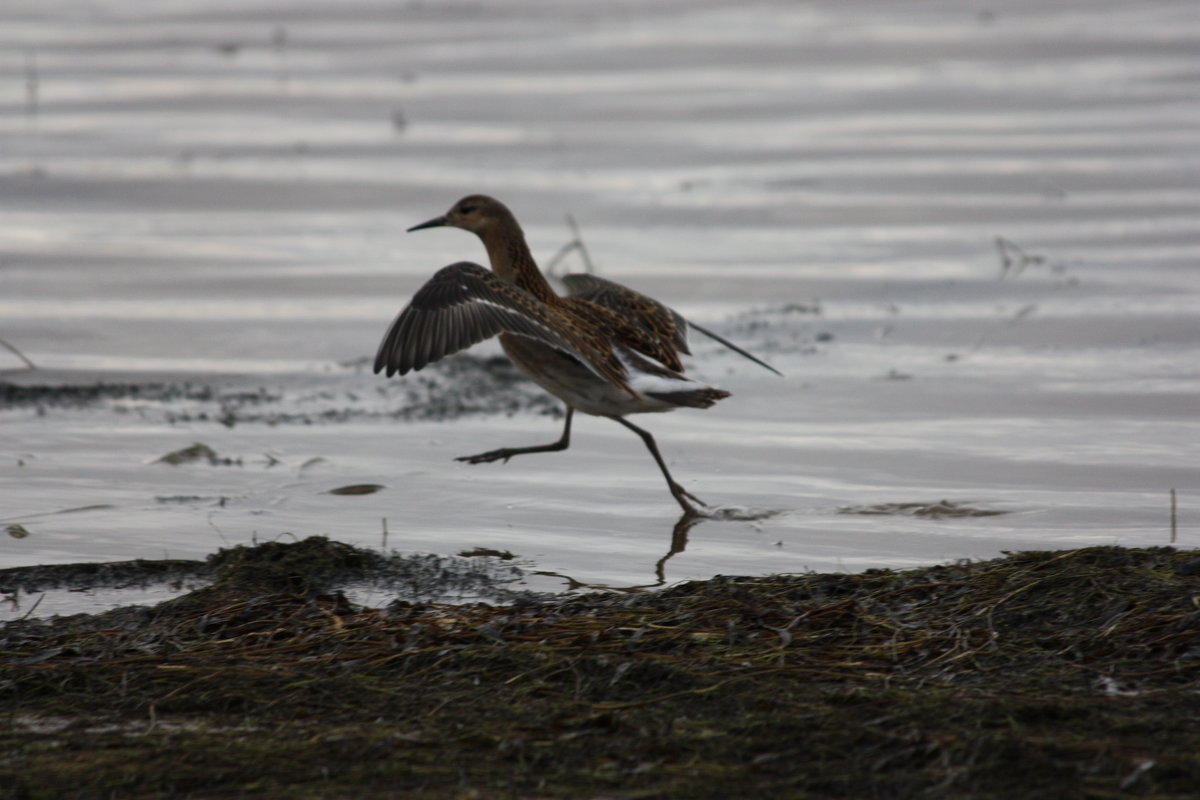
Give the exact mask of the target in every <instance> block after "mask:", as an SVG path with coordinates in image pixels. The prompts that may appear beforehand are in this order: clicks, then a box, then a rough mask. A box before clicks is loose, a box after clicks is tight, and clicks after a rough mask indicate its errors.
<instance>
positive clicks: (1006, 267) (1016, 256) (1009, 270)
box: [996, 236, 1046, 280]
mask: <svg viewBox="0 0 1200 800" xmlns="http://www.w3.org/2000/svg"><path fill="white" fill-rule="evenodd" d="M996 251H997V252H998V253H999V254H1000V280H1004V279H1005V278H1007V277H1008V276H1009V275H1012V277H1014V278H1015V277H1017V276H1018V275H1020V274H1021V273H1022V272H1023V271H1024V270H1025V268H1026V267H1028V266H1029V265H1031V264H1033V265H1041V264H1045V263H1046V257H1045V256H1040V255H1037V254H1030V253H1026V252H1025V251H1024V250H1023V249H1022V248H1021V247H1020V246H1019V245H1017V243H1016V242H1013V241H1011V240H1009V239H1005V238H1004V237H1003V236H997V237H996Z"/></svg>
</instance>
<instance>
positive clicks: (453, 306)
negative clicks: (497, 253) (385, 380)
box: [375, 261, 601, 377]
mask: <svg viewBox="0 0 1200 800" xmlns="http://www.w3.org/2000/svg"><path fill="white" fill-rule="evenodd" d="M560 327H561V326H556V324H555V319H554V316H553V313H552V311H551V309H549V308H548V307H547V306H546V305H545V304H544V303H543V302H542V301H540V300H538V299H537V298H536V297H534V296H533V295H532V294H530V293H529V292H527V291H525V290H524V289H521V288H519V287H518V286H516V285H514V284H512V283H509V282H508V281H505V280H503V279H501V278H499V277H497V276H496V275H495V274H494V273H492V272H491V271H490V270H487V269H485V268H483V267H481V266H479V265H478V264H472V263H470V262H467V261H460V262H458V263H456V264H451V265H449V266H446V267H442V268H441V269H440V270H438V271H437V272H436V273H435V274H434V276H433V277H432V278H430V279H429V281H428V282H427V283H426V284H425V285H424V286H422V287H421V288H420V289H419V290H417V293H416V294H415V295H413V298H412V301H411V302H409V304H408V305H407V306H406V307H405V308H404V310H403V311H401V312H400V313H399V315H397V317H396V319H395V320H393V321H392V324H391V325H390V326H389V327H388V330H387V333H386V334H385V335H384V337H383V341H382V342H381V343H380V345H379V350H378V351H377V352H376V354H375V372H382V371H386V373H387V375H388V376H389V377H390V376H392V375H394V374H396V373H399V374H401V375H404V374H406V373H408V372H411V371H413V370H419V369H421V368H422V367H424V366H426V365H427V364H432V363H433V362H435V361H438V360H440V359H442V358H444V357H446V356H448V355H450V354H452V353H457V352H458V351H460V350H465V349H466V348H468V347H470V346H471V345H473V344H476V343H478V342H481V341H483V340H484V339H490V338H491V337H493V336H495V335H497V334H499V333H502V332H508V333H511V334H515V335H517V336H523V337H527V338H529V339H535V340H537V341H539V342H542V343H543V344H546V345H549V346H550V347H553V348H555V349H557V350H561V351H562V352H564V353H566V354H568V355H570V356H573V357H574V358H577V359H579V360H580V361H581V362H583V363H584V364H585V365H587V366H588V367H589V368H590V369H592V370H593V371H595V372H596V373H597V374H601V373H600V371H599V370H598V369H597V367H596V366H595V365H594V364H593V363H592V361H591V360H590V359H588V358H585V357H584V356H583V355H581V353H580V349H581V348H580V346H579V345H577V344H576V343H573V342H572V341H570V339H569V335H568V334H566V333H564V332H563V331H562V330H561V329H560Z"/></svg>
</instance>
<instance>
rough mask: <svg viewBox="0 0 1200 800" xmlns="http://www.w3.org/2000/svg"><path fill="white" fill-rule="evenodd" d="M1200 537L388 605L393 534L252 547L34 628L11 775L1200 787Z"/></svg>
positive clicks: (473, 787)
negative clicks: (200, 584) (168, 591)
mask: <svg viewBox="0 0 1200 800" xmlns="http://www.w3.org/2000/svg"><path fill="white" fill-rule="evenodd" d="M1195 556H1196V554H1195V553H1181V552H1177V551H1174V550H1172V549H1170V548H1157V549H1137V550H1132V549H1122V548H1117V547H1098V548H1087V549H1082V550H1073V551H1065V552H1053V553H1018V554H1013V555H1010V556H1008V557H1006V558H1003V559H998V560H995V561H990V562H983V563H974V564H956V565H949V566H940V567H934V568H930V569H920V570H911V571H904V572H892V571H885V570H872V571H868V572H866V573H863V574H859V575H820V574H809V575H800V576H775V577H768V578H715V579H713V580H710V581H705V582H696V583H688V584H684V585H681V586H677V587H674V588H671V589H668V590H665V591H662V592H658V593H645V594H636V595H619V596H618V595H611V594H591V595H583V596H579V597H574V598H569V599H559V600H554V601H549V602H546V601H540V602H534V601H530V602H527V603H523V604H515V605H509V606H502V607H493V606H486V605H475V606H435V605H422V604H411V603H398V604H394V605H393V606H392V607H390V608H389V609H387V610H372V609H364V608H359V607H354V606H351V605H350V604H349V603H347V602H346V601H345V600H344V599H343V598H342V597H341V596H340V595H339V594H338V593H337V592H336V590H335V589H334V587H333V586H332V585H330V580H331V579H332V576H336V575H337V574H339V571H340V570H341V569H342V567H343V566H346V565H351V566H353V565H355V564H356V563H357V562H358V561H362V560H364V559H367V560H369V559H370V558H372V554H367V553H364V551H359V550H355V549H354V548H350V547H348V546H345V545H340V544H336V543H331V542H328V541H326V540H323V539H309V540H305V541H303V542H299V543H295V544H278V543H273V544H269V545H261V546H259V547H255V548H235V549H234V550H231V551H223V552H222V553H221V554H219V555H218V556H216V557H214V559H213V560H212V565H213V567H214V569H215V570H216V573H217V578H216V580H215V582H214V584H213V585H212V586H210V587H207V588H205V589H201V590H198V591H196V592H193V593H192V594H190V595H187V596H185V597H182V598H179V599H177V600H173V601H170V602H167V603H163V604H161V605H159V606H158V607H156V608H154V609H132V610H131V609H126V610H121V611H116V612H111V613H109V614H105V615H101V616H96V617H75V618H68V619H65V620H60V621H56V622H36V621H27V622H22V623H10V624H9V625H7V626H6V627H5V628H4V630H3V631H2V633H0V649H2V650H3V657H2V660H0V687H2V693H0V697H3V702H4V709H5V723H4V728H3V735H2V737H0V738H2V740H3V743H2V745H0V753H2V755H0V796H3V797H7V798H14V799H15V798H22V799H24V798H76V797H77V798H92V797H96V798H100V797H103V798H109V797H117V798H121V797H148V798H175V797H180V798H182V797H191V798H209V797H211V798H217V797H290V798H306V797H311V798H334V797H356V798H370V797H398V796H404V797H428V798H443V797H444V798H457V797H538V798H550V797H572V798H574V797H622V798H633V797H639V798H641V797H663V798H696V797H714V798H715V797H721V798H725V797H734V796H739V797H751V796H753V797H782V796H786V797H820V798H828V797H854V798H862V797H874V798H912V797H921V796H925V797H946V798H953V797H962V798H967V797H970V798H1013V797H1022V798H1037V797H1044V798H1085V797H1086V798H1104V797H1114V798H1115V797H1151V798H1168V797H1170V798H1184V797H1194V796H1195V787H1196V786H1200V755H1198V753H1200V715H1197V713H1196V711H1197V705H1198V703H1200V701H1198V700H1197V688H1198V681H1200V600H1198V599H1200V576H1197V575H1196V570H1195V569H1194V568H1193V567H1192V565H1193V564H1194V563H1195ZM3 787H7V788H3Z"/></svg>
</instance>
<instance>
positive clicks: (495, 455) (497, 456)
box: [454, 447, 523, 464]
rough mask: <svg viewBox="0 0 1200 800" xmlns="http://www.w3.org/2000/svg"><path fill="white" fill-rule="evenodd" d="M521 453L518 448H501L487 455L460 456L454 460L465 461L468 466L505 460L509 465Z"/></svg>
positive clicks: (490, 451)
mask: <svg viewBox="0 0 1200 800" xmlns="http://www.w3.org/2000/svg"><path fill="white" fill-rule="evenodd" d="M521 452H523V451H521V450H520V449H518V448H514V447H501V448H500V449H499V450H489V451H487V452H486V453H479V454H478V455H474V456H459V457H458V458H456V459H454V460H455V461H465V462H466V463H468V464H490V463H492V462H493V461H500V460H501V459H503V460H504V462H505V463H508V460H509V459H510V458H512V457H513V456H515V455H517V454H518V453H521Z"/></svg>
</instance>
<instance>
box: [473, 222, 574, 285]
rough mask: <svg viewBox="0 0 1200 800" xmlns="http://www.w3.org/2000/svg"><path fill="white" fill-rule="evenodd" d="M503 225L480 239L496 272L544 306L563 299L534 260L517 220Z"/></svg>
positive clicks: (493, 228)
mask: <svg viewBox="0 0 1200 800" xmlns="http://www.w3.org/2000/svg"><path fill="white" fill-rule="evenodd" d="M503 222H504V224H499V225H495V226H493V227H492V228H490V229H489V230H487V231H485V232H484V233H481V234H480V235H479V238H480V239H482V240H483V246H484V247H485V248H487V254H488V259H490V260H491V262H492V272H494V273H496V274H497V275H499V276H500V277H501V278H504V279H505V280H508V281H512V282H513V283H515V284H516V285H517V286H520V287H521V288H522V289H524V290H525V291H527V292H529V293H530V294H532V295H533V296H534V297H536V298H537V299H539V300H541V301H542V302H543V303H554V302H555V301H557V300H558V299H559V297H558V295H557V294H555V293H554V290H553V289H552V288H550V284H549V283H548V282H547V281H546V279H545V277H543V276H542V271H541V270H540V269H538V265H537V262H536V261H534V260H533V254H532V253H530V252H529V245H527V244H526V243H525V233H524V232H523V231H522V230H521V226H520V225H518V224H517V221H516V220H515V219H512V220H504V221H503Z"/></svg>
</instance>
